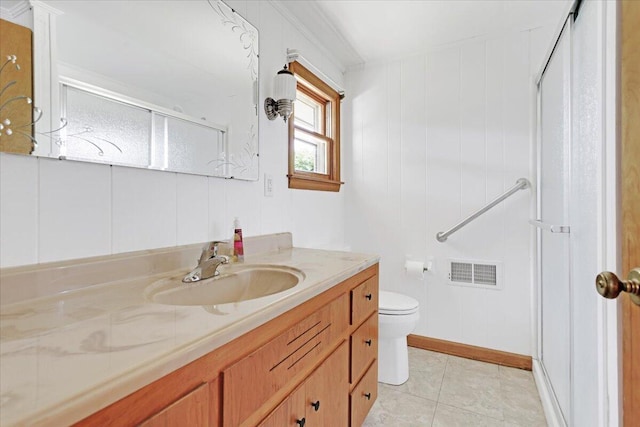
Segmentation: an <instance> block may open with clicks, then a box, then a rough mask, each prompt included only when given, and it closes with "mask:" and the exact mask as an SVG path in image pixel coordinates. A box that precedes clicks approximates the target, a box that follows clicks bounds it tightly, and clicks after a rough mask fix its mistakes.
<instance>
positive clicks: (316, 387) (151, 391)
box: [76, 264, 378, 427]
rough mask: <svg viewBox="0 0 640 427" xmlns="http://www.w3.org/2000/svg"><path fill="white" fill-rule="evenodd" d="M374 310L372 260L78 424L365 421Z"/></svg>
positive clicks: (370, 398)
mask: <svg viewBox="0 0 640 427" xmlns="http://www.w3.org/2000/svg"><path fill="white" fill-rule="evenodd" d="M377 309H378V265H377V264H375V265H373V266H371V267H369V268H367V269H366V270H363V271H361V272H359V273H357V274H355V275H354V276H352V277H350V278H348V279H346V280H344V281H343V282H341V283H339V284H338V285H336V286H334V287H332V288H330V289H328V290H327V291H325V292H323V293H322V294H320V295H318V296H316V297H314V298H312V299H310V300H308V301H306V302H304V303H302V304H300V305H298V306H297V307H295V308H293V309H291V310H289V311H287V312H286V313H283V314H282V315H280V316H278V317H277V318H275V319H273V320H271V321H269V322H267V323H265V324H263V325H262V326H259V327H257V328H255V329H253V330H251V331H249V332H247V333H246V334H244V335H242V336H240V337H238V338H236V339H234V340H233V341H231V342H229V343H227V344H225V345H223V346H221V347H219V348H218V349H216V350H214V351H212V352H211V353H209V354H207V355H205V356H203V357H201V358H199V359H197V360H195V361H193V362H191V363H190V364H188V365H186V366H184V367H182V368H180V369H178V370H176V371H174V372H171V373H170V374H168V375H166V376H165V377H163V378H160V379H159V380H157V381H154V382H153V383H151V384H149V385H147V386H145V387H143V388H141V389H140V390H138V391H136V392H134V393H132V394H130V395H129V396H127V397H125V398H123V399H121V400H119V401H117V402H115V403H113V404H111V405H110V406H107V407H106V408H104V409H101V410H100V411H98V412H96V413H95V414H93V415H91V416H89V417H87V418H85V419H84V420H82V421H80V422H78V423H77V424H76V425H77V426H107V425H117V426H133V425H141V426H144V427H157V426H167V427H173V426H176V427H178V426H179V427H182V426H186V425H188V426H190V427H191V426H196V427H198V426H209V427H227V426H231V427H238V426H256V425H260V426H274V427H282V426H291V427H301V424H304V425H305V426H306V427H314V426H322V427H324V426H332V427H334V426H337V427H341V426H345V427H347V426H351V427H359V426H360V425H361V424H362V422H363V420H364V418H365V417H366V415H367V413H368V412H369V410H370V409H371V406H372V405H373V403H374V401H375V399H376V397H377V374H378V370H377V362H376V360H377V348H378V347H377V346H378V343H377V341H378V335H377V331H378V315H377ZM303 420H304V421H303Z"/></svg>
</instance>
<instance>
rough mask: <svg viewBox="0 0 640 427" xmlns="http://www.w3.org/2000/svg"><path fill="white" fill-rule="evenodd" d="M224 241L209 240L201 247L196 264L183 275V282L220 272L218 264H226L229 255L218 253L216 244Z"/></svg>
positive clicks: (197, 279)
mask: <svg viewBox="0 0 640 427" xmlns="http://www.w3.org/2000/svg"><path fill="white" fill-rule="evenodd" d="M220 243H225V242H218V241H215V242H209V243H206V244H205V245H204V247H203V248H202V254H201V255H200V259H199V260H198V266H197V267H196V268H195V269H194V270H193V271H192V272H191V273H189V274H187V275H186V276H184V278H183V279H182V281H183V282H184V283H192V282H197V281H199V280H204V279H208V278H210V277H214V276H217V275H218V274H220V272H219V271H218V266H219V265H220V264H228V263H229V257H228V256H226V255H218V245H219V244H220Z"/></svg>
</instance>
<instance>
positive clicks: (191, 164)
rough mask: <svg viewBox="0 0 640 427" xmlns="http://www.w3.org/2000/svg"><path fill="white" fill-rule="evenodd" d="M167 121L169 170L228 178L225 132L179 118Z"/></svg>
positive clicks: (167, 119) (169, 118) (167, 118)
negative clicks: (225, 160) (224, 155)
mask: <svg viewBox="0 0 640 427" xmlns="http://www.w3.org/2000/svg"><path fill="white" fill-rule="evenodd" d="M164 119H165V120H166V122H167V126H166V130H167V145H166V147H167V149H168V152H167V154H168V162H167V164H168V169H169V170H173V171H177V172H188V173H196V174H204V175H218V176H226V175H227V174H226V173H225V167H226V165H225V162H224V158H223V155H221V154H219V153H224V151H225V150H224V133H223V132H222V131H220V130H218V129H215V128H212V127H209V126H207V125H206V124H204V123H203V124H199V123H194V122H191V121H187V120H181V119H178V118H175V117H164Z"/></svg>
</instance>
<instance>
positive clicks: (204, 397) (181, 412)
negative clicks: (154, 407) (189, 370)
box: [140, 384, 210, 427]
mask: <svg viewBox="0 0 640 427" xmlns="http://www.w3.org/2000/svg"><path fill="white" fill-rule="evenodd" d="M209 425H210V424H209V384H202V385H201V386H200V387H198V388H196V389H195V390H193V391H192V392H191V393H189V394H187V395H186V396H184V397H182V398H181V399H179V400H177V401H176V402H174V403H172V404H171V405H169V406H167V407H166V408H165V409H163V410H162V411H160V412H158V413H157V414H155V415H154V416H152V417H151V418H149V419H147V420H146V421H143V422H142V423H141V424H140V426H141V427H174V426H175V427H178V426H190V427H200V426H202V427H206V426H209Z"/></svg>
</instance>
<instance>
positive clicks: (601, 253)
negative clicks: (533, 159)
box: [531, 2, 617, 426]
mask: <svg viewBox="0 0 640 427" xmlns="http://www.w3.org/2000/svg"><path fill="white" fill-rule="evenodd" d="M615 14H616V12H615V5H613V3H612V4H609V3H608V2H574V3H573V4H572V5H571V10H570V12H569V13H568V17H567V19H566V20H565V21H564V23H563V25H562V27H561V29H560V30H559V31H558V33H557V34H558V37H557V39H556V41H555V44H554V45H553V48H552V50H551V53H550V54H549V56H548V61H547V62H546V63H545V66H544V67H543V69H542V71H541V73H540V75H539V78H538V80H537V120H538V126H537V142H536V147H537V180H536V187H537V208H536V209H537V215H536V219H534V220H532V221H531V223H532V225H534V226H535V227H536V230H537V232H536V236H537V238H536V246H537V256H536V277H537V302H538V304H537V305H538V308H537V318H538V322H537V354H534V359H535V360H534V375H535V376H536V381H537V383H538V386H539V389H540V391H541V397H542V400H543V406H544V407H545V412H546V414H547V418H548V419H549V420H550V424H551V425H568V426H601V425H610V424H612V421H611V420H612V416H611V414H612V413H614V412H617V407H616V405H617V402H616V399H617V396H615V395H612V394H611V393H610V391H611V390H615V388H616V384H611V382H612V381H613V382H615V381H616V379H615V378H613V379H612V378H611V369H615V367H614V368H611V366H612V365H615V363H611V361H612V358H615V357H616V356H617V353H616V350H615V349H611V348H608V347H607V346H608V345H610V343H611V342H615V340H614V339H613V340H612V338H615V337H611V335H612V329H611V324H610V323H611V322H609V324H608V323H607V322H608V319H609V320H610V319H611V311H615V306H613V307H612V306H611V305H606V303H605V302H603V301H602V300H600V299H599V296H598V294H597V292H596V290H595V286H594V279H595V277H596V275H597V274H598V272H599V271H600V270H605V269H607V267H608V268H609V269H611V268H615V262H616V254H615V253H613V254H612V253H611V252H612V251H611V250H610V249H607V248H608V247H612V246H614V245H611V242H614V241H615V239H616V236H615V221H616V219H615V218H612V217H611V211H610V210H609V209H608V207H607V201H609V200H611V197H614V198H615V195H612V193H615V183H612V182H611V181H608V178H607V168H610V169H611V165H613V168H612V169H615V159H612V158H611V157H610V154H611V153H610V152H609V151H610V150H609V149H608V147H609V146H610V145H611V144H613V145H614V146H615V138H616V137H615V130H613V131H611V129H615V125H613V126H611V124H612V123H615V107H611V105H609V103H610V100H611V96H613V94H614V93H615V77H613V76H612V75H613V74H614V71H615V65H613V66H611V64H615V49H611V43H612V40H613V46H615V25H616V24H615ZM612 55H613V56H612ZM612 67H613V68H612ZM612 70H613V71H612ZM611 104H614V103H611ZM608 150H609V151H608ZM608 156H609V157H608ZM612 224H613V225H612ZM607 310H609V313H608V312H607ZM613 333H615V328H614V329H613ZM607 364H609V365H610V366H608V365H607ZM608 369H609V372H607V370H608ZM614 418H615V417H614Z"/></svg>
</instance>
